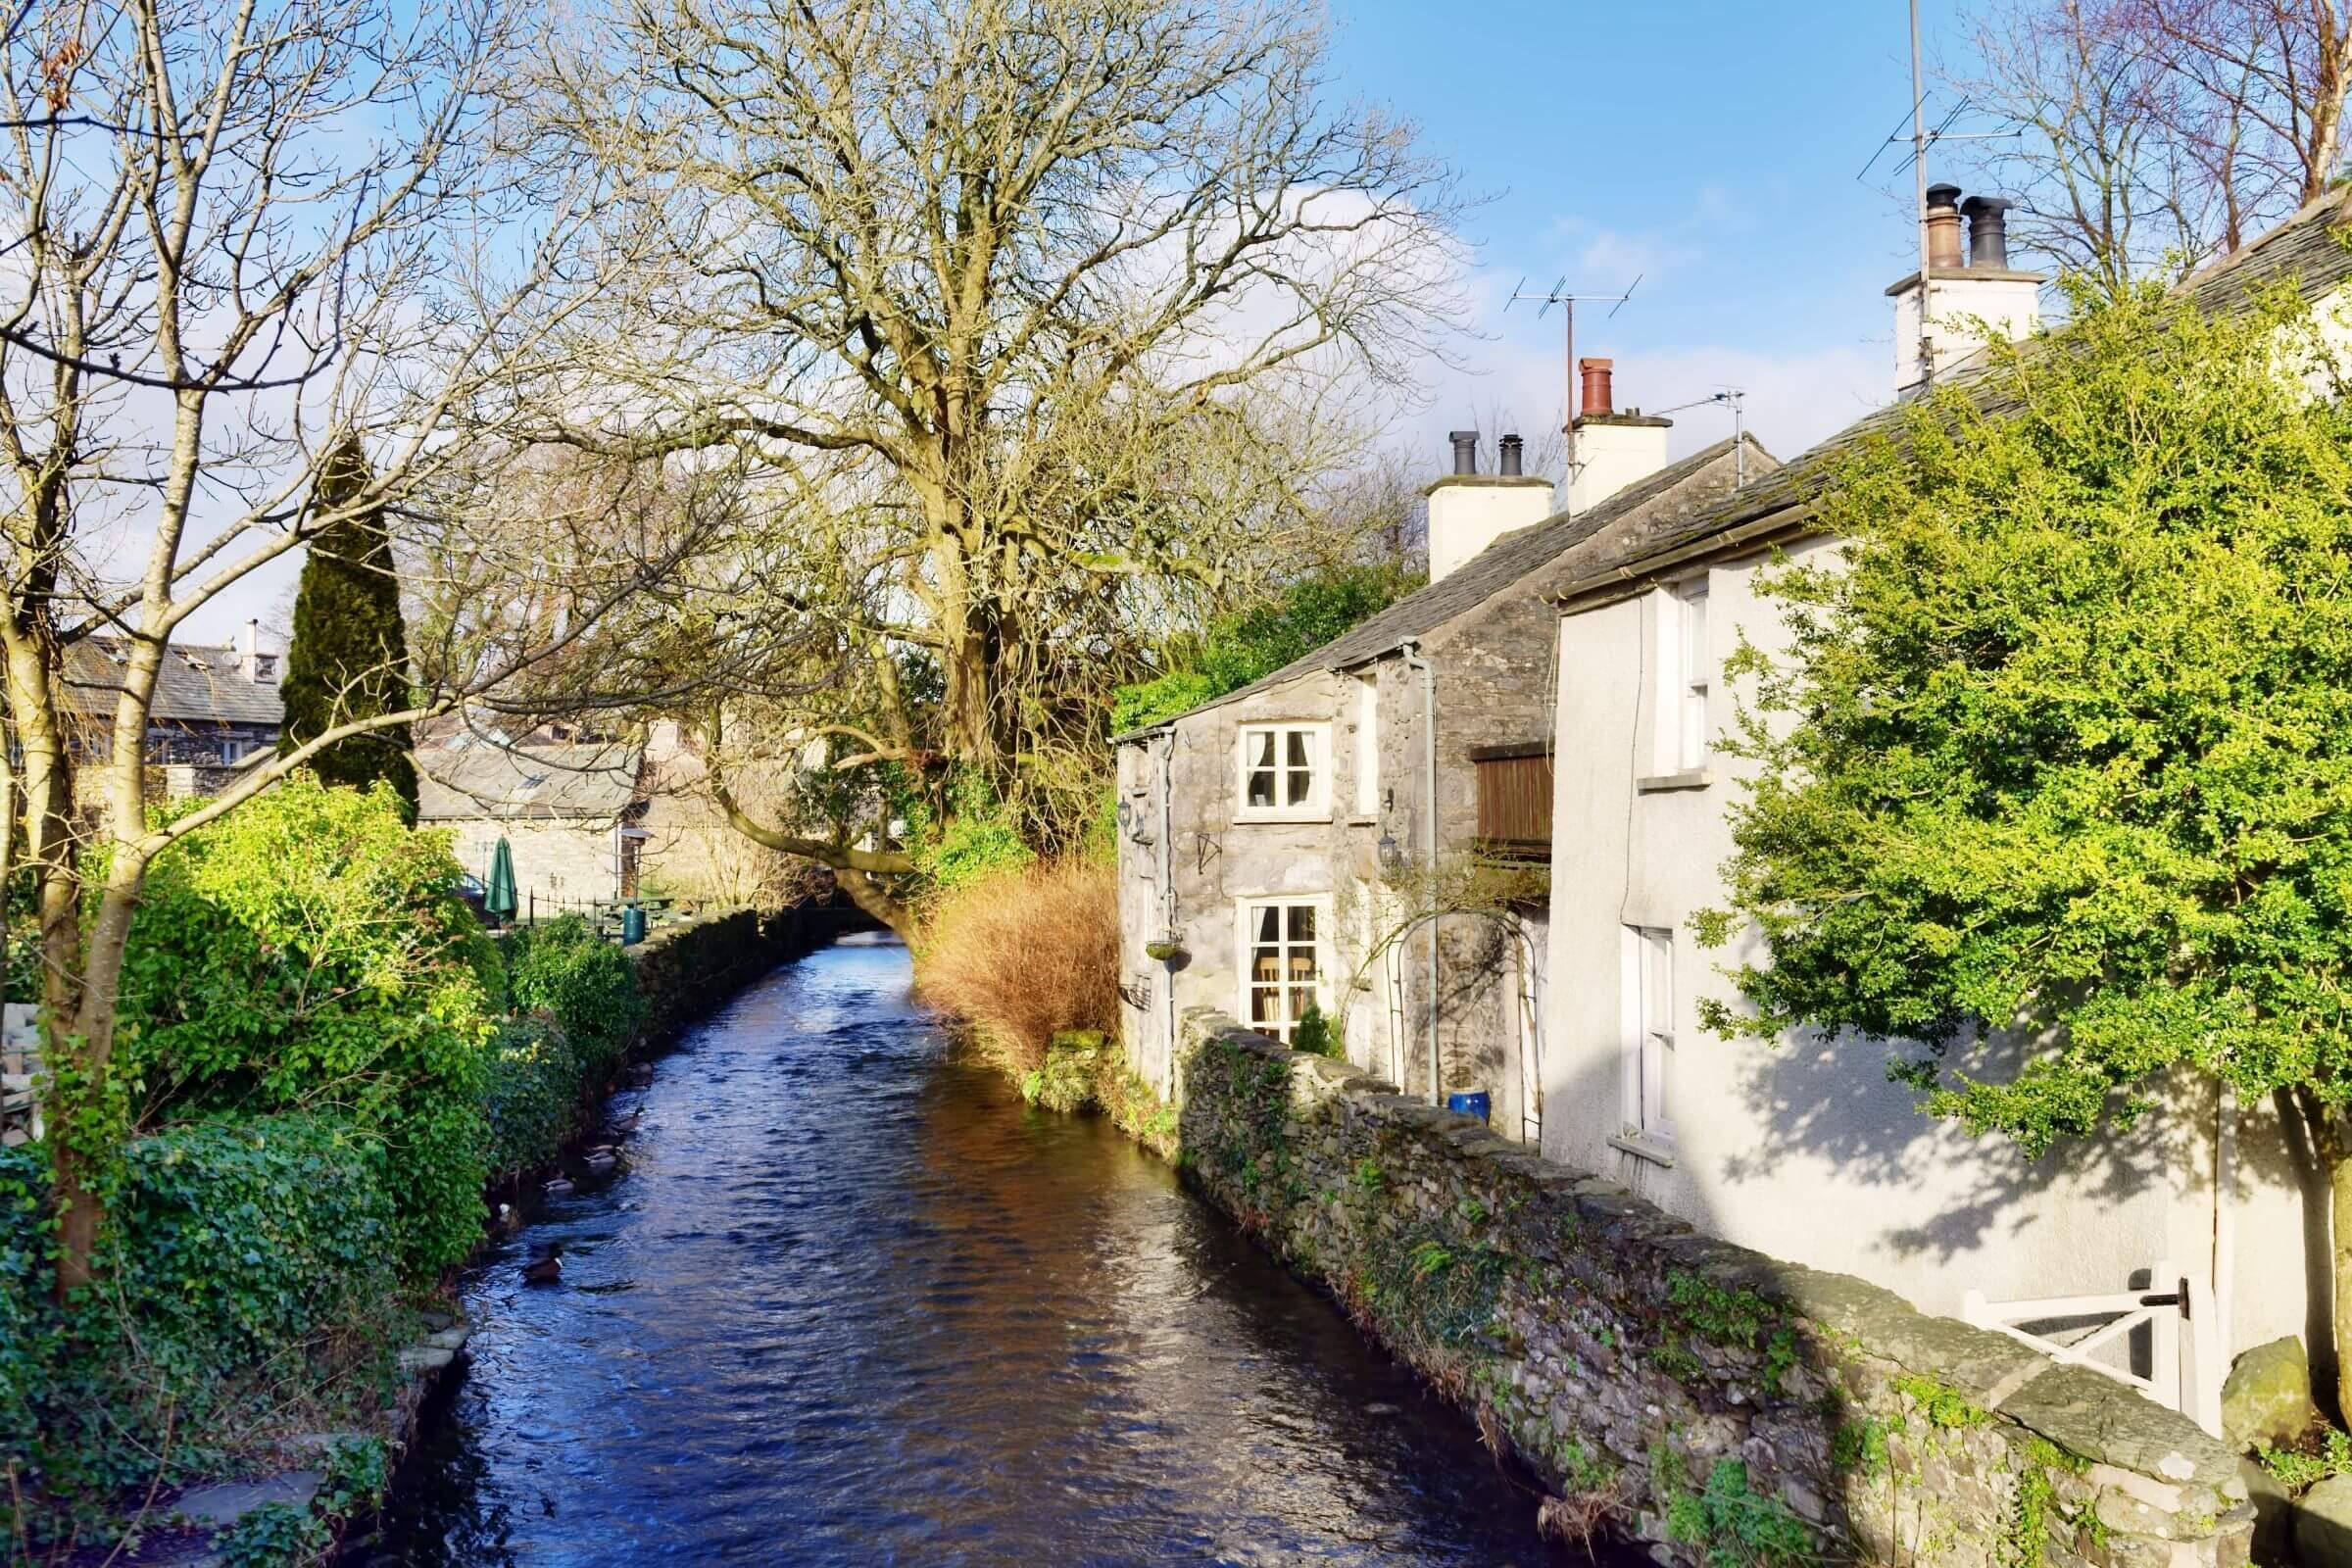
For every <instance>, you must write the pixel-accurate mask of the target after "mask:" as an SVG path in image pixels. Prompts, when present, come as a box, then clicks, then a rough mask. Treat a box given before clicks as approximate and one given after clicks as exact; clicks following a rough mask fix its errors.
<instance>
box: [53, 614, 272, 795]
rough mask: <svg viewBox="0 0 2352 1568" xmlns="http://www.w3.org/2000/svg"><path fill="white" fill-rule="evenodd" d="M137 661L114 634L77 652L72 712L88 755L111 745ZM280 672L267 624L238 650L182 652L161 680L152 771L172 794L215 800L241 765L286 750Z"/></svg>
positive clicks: (207, 647) (248, 632)
mask: <svg viewBox="0 0 2352 1568" xmlns="http://www.w3.org/2000/svg"><path fill="white" fill-rule="evenodd" d="M128 657H129V655H128V647H127V644H126V643H125V642H124V640H123V638H121V637H117V636H113V635H100V636H93V637H87V638H84V639H82V640H81V641H79V642H77V643H74V644H73V645H72V646H71V647H70V648H69V649H68V651H67V663H66V678H65V687H66V706H67V708H68V709H69V711H71V712H72V713H73V715H74V717H75V719H76V720H77V722H76V725H75V731H74V737H73V738H74V740H75V743H76V748H77V750H79V751H81V752H82V753H83V754H84V755H85V756H88V757H92V758H94V757H95V756H96V753H97V752H98V751H99V750H102V749H103V747H104V745H105V741H106V727H107V726H108V725H110V724H111V723H112V722H113V719H114V712H115V700H116V697H117V695H118V694H119V693H120V691H121V689H122V675H121V673H120V672H121V671H122V669H123V665H124V663H125V662H126V661H127V659H128ZM278 664H279V660H278V656H277V655H276V654H275V653H274V652H270V651H269V650H266V649H264V648H263V647H262V633H261V625H260V623H259V622H249V623H248V624H247V626H246V628H245V632H244V635H243V637H242V638H241V639H240V640H239V641H238V642H236V643H233V644H205V643H173V644H172V648H171V651H170V653H169V654H168V655H167V656H166V658H165V660H164V662H163V664H162V666H161V667H160V668H159V669H158V670H157V671H156V680H155V702H154V706H153V707H152V708H151V709H150V710H149V711H148V715H147V740H146V754H147V763H148V765H149V766H150V767H155V768H161V769H163V770H165V779H164V783H165V787H166V789H167V791H168V792H169V793H170V794H172V795H188V794H196V795H207V794H211V793H212V792H213V791H214V790H216V789H219V788H220V787H221V785H222V783H223V782H224V781H225V780H227V779H228V778H230V777H232V776H234V774H233V770H234V769H235V768H236V767H237V766H238V765H239V764H240V763H243V762H246V761H248V760H254V759H257V758H259V757H262V756H266V755H269V754H270V753H272V752H274V751H275V750H276V749H277V737H278V732H279V730H280V729H282V728H283V727H284V724H285V705H284V700H283V698H282V697H281V695H280V693H279V687H278V675H279V669H278Z"/></svg>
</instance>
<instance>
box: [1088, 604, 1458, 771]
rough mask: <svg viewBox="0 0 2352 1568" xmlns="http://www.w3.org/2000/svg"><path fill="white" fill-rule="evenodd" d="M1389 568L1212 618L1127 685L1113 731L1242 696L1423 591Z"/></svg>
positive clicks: (1116, 701) (1114, 712)
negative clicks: (1164, 667) (1158, 670)
mask: <svg viewBox="0 0 2352 1568" xmlns="http://www.w3.org/2000/svg"><path fill="white" fill-rule="evenodd" d="M1423 581H1424V579H1423V578H1422V577H1421V576H1420V575H1419V574H1417V573H1414V572H1409V571H1406V570H1405V569H1403V568H1402V567H1400V566H1397V565H1394V564H1374V565H1361V566H1336V567H1333V568H1331V569H1329V570H1326V571H1319V572H1315V573H1312V574H1311V575H1308V576H1305V577H1300V578H1299V579H1298V580H1297V581H1295V582H1293V583H1291V584H1289V585H1288V586H1287V587H1285V588H1284V589H1283V590H1282V592H1281V593H1280V594H1279V595H1278V596H1276V597H1275V598H1273V599H1271V600H1269V601H1268V602H1266V603H1264V604H1261V605H1258V606H1255V607H1253V608H1251V609H1249V610H1244V611H1236V612H1234V613H1229V614H1223V615H1219V616H1217V617H1215V618H1214V619H1212V620H1211V621H1210V622H1209V623H1208V627H1207V629H1206V630H1205V631H1202V632H1201V633H1200V634H1199V635H1198V636H1196V637H1186V638H1183V639H1181V640H1179V641H1178V642H1177V643H1176V644H1175V645H1173V646H1172V647H1171V648H1170V650H1169V661H1168V662H1169V663H1170V665H1171V666H1172V667H1171V668H1170V669H1169V671H1168V673H1166V674H1164V675H1161V676H1159V677H1157V678H1156V679H1153V680H1149V681H1140V682H1137V683H1136V684H1134V685H1129V686H1122V687H1120V688H1119V690H1118V693H1117V695H1116V696H1115V697H1114V698H1113V699H1112V703H1111V718H1110V728H1111V733H1112V734H1114V735H1116V734H1123V733H1125V732H1126V731H1128V730H1131V729H1142V728H1143V727H1144V726H1146V725H1148V724H1156V723H1158V722H1159V721H1160V720H1162V719H1166V718H1173V717H1175V716H1176V715H1177V714H1178V713H1181V712H1184V711H1186V710H1188V709H1193V708H1198V707H1200V706H1201V704H1202V703H1205V702H1210V701H1212V700H1214V699H1216V698H1219V697H1222V696H1224V695H1225V694H1226V693H1227V692H1233V691H1239V690H1241V689H1242V688H1243V687H1244V686H1247V685H1249V684H1250V682H1251V681H1253V680H1257V679H1259V678H1261V677H1263V676H1266V675H1271V674H1272V673H1274V671H1276V670H1278V669H1280V668H1282V666H1283V665H1285V664H1288V663H1290V662H1293V661H1294V660H1299V659H1303V658H1305V657H1306V656H1307V655H1308V654H1311V653H1313V652H1314V651H1315V650H1316V649H1318V648H1320V647H1322V646H1323V645H1324V644H1326V643H1328V642H1331V641H1333V640H1334V639H1335V638H1338V637H1339V636H1341V635H1342V634H1343V633H1345V632H1348V631H1349V630H1351V629H1353V628H1354V627H1355V626H1356V625H1357V624H1358V623H1360V622H1362V621H1365V620H1369V619H1370V618H1371V617H1372V616H1374V615H1377V614H1379V613H1381V612H1382V611H1384V610H1386V609H1388V608H1389V606H1391V605H1393V604H1395V603H1396V602H1397V600H1399V599H1401V598H1403V597H1404V596H1405V595H1406V594H1409V593H1411V592H1412V591H1413V590H1415V589H1416V588H1419V587H1421V586H1422V585H1423Z"/></svg>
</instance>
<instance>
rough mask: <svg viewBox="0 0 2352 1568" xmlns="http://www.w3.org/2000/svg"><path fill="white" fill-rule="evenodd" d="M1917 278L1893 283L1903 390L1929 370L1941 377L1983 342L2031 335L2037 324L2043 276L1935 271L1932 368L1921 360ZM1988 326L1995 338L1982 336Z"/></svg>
mask: <svg viewBox="0 0 2352 1568" xmlns="http://www.w3.org/2000/svg"><path fill="white" fill-rule="evenodd" d="M1921 297H1922V296H1921V290H1920V287H1919V280H1918V279H1917V278H1912V279H1910V280H1909V281H1907V282H1906V283H1903V284H1898V285H1897V292H1896V293H1895V296H1894V386H1895V390H1896V391H1898V392H1907V391H1909V390H1910V389H1911V388H1912V387H1914V386H1917V385H1918V384H1919V383H1920V382H1921V381H1923V380H1925V379H1926V378H1927V376H1928V374H1929V373H1930V370H1931V368H1932V370H1933V372H1934V373H1936V374H1938V375H1940V374H1941V373H1942V372H1944V371H1945V370H1948V369H1950V368H1952V367H1953V366H1955V365H1957V364H1959V363H1960V362H1961V361H1962V360H1965V359H1967V358H1968V357H1969V356H1970V355H1972V354H1974V353H1976V352H1977V350H1979V349H1981V348H1983V347H1984V346H1985V344H1986V343H1987V342H1991V341H1996V340H2015V339H2017V338H2023V337H2030V336H2032V335H2033V332H2034V328H2035V327H2036V326H2038V325H2040V324H2041V304H2040V300H2041V280H2040V279H2039V278H2038V277H2036V276H2034V274H2032V273H2030V272H2010V273H2003V274H2001V275H1999V276H1994V277H1971V276H1969V275H1968V274H1966V273H1965V272H1938V273H1936V274H1935V275H1934V276H1933V277H1931V278H1930V280H1929V288H1928V299H1929V316H1928V321H1927V333H1926V335H1927V340H1928V346H1929V350H1930V352H1931V354H1932V355H1933V356H1934V361H1935V363H1934V365H1933V367H1923V366H1922V365H1921V363H1920V337H1921V330H1920V304H1921ZM1986 328H1991V329H1992V332H1993V334H1994V336H1990V337H1988V336H1987V335H1986V330H1985V329H1986Z"/></svg>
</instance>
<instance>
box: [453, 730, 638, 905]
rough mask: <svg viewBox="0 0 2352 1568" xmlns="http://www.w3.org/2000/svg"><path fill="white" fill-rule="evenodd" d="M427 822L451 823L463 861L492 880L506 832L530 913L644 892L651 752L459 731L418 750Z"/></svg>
mask: <svg viewBox="0 0 2352 1568" xmlns="http://www.w3.org/2000/svg"><path fill="white" fill-rule="evenodd" d="M416 756H417V825H418V826H420V827H430V828H443V829H446V830H448V831H449V833H450V834H451V836H452V839H453V841H454V842H453V848H454V849H455V851H456V854H457V858H458V863H459V864H461V865H463V866H465V868H466V871H467V872H468V873H469V874H471V875H473V876H475V877H478V878H481V879H482V880H484V881H485V882H486V881H487V880H488V878H489V874H490V860H491V857H492V855H493V854H494V853H495V851H496V849H497V847H498V841H499V840H500V839H502V838H504V839H505V840H506V841H507V844H508V847H509V850H510V851H511V853H512V854H513V856H514V860H515V897H516V899H517V901H518V902H519V903H520V904H521V906H522V907H523V912H525V913H526V914H527V913H528V912H529V910H530V908H531V907H532V905H533V903H534V900H535V901H536V904H537V907H538V912H539V913H540V915H541V916H542V917H543V918H544V917H545V916H546V915H547V914H548V913H549V912H550V911H551V910H562V909H564V908H577V907H582V906H585V905H589V904H594V903H600V902H605V901H610V900H613V899H619V898H632V897H635V896H636V893H637V890H638V888H637V884H638V869H639V860H640V855H641V848H642V845H643V841H644V838H645V829H644V828H643V827H642V826H641V825H640V821H641V819H642V818H643V816H644V814H645V797H644V793H643V791H642V789H641V788H640V780H641V776H642V774H643V771H644V762H645V754H644V752H643V750H642V749H641V748H639V747H636V746H633V745H627V744H624V743H622V742H619V741H595V740H577V739H568V740H541V739H537V738H531V739H526V740H524V741H522V742H519V743H515V744H512V745H502V744H499V743H497V742H496V741H495V740H489V739H483V738H479V737H475V736H471V735H469V734H466V733H464V732H461V733H459V734H458V735H456V736H455V737H453V738H452V739H451V740H450V741H449V742H448V743H445V744H439V745H427V746H421V747H419V748H418V749H417V754H416Z"/></svg>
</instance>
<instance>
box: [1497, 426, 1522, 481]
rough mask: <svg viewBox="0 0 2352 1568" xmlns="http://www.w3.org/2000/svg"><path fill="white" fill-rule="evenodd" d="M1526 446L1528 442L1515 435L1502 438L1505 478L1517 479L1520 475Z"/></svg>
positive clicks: (1503, 472)
mask: <svg viewBox="0 0 2352 1568" xmlns="http://www.w3.org/2000/svg"><path fill="white" fill-rule="evenodd" d="M1526 446H1527V443H1525V442H1524V441H1521V440H1520V439H1519V438H1518V437H1517V436H1515V435H1506V436H1504V437H1503V438H1502V476H1503V477H1504V478H1506V479H1516V478H1518V477H1519V474H1520V464H1521V461H1522V459H1521V454H1522V453H1523V452H1524V451H1525V449H1526Z"/></svg>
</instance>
